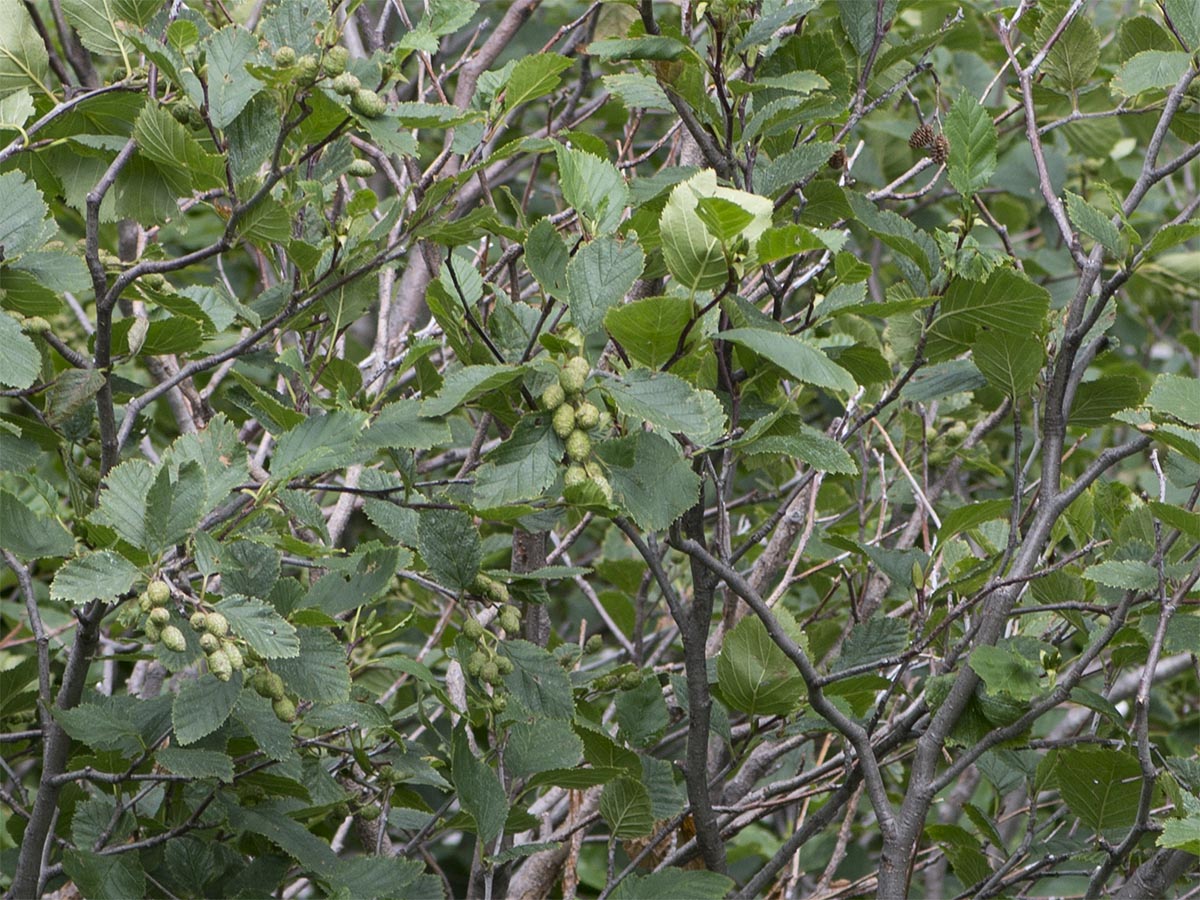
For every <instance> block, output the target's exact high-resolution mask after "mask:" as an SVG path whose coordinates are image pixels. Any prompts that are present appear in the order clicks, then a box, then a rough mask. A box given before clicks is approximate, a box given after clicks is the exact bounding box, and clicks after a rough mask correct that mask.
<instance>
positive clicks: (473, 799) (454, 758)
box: [450, 725, 508, 847]
mask: <svg viewBox="0 0 1200 900" xmlns="http://www.w3.org/2000/svg"><path fill="white" fill-rule="evenodd" d="M450 747H451V750H450V766H451V770H452V771H453V776H454V787H455V789H456V790H457V791H458V797H459V802H460V803H461V804H462V808H463V810H464V811H465V812H466V813H467V815H469V816H470V817H471V818H472V819H474V820H475V829H476V832H477V833H478V835H479V842H480V844H482V845H483V846H484V847H491V845H492V843H493V842H494V841H495V840H496V838H497V837H498V836H499V834H500V832H501V830H502V829H503V828H504V822H505V820H506V819H507V818H508V798H507V797H506V796H505V794H504V787H503V785H501V784H500V779H499V778H498V777H497V776H496V773H495V772H494V771H493V770H492V768H491V766H489V765H488V764H487V763H485V762H484V761H483V760H481V759H479V758H478V757H477V756H476V755H475V753H474V752H473V751H472V750H471V747H470V745H469V744H468V743H467V737H466V733H465V731H464V728H463V726H461V725H460V726H459V727H458V728H456V729H455V730H454V737H453V739H452V740H451V742H450Z"/></svg>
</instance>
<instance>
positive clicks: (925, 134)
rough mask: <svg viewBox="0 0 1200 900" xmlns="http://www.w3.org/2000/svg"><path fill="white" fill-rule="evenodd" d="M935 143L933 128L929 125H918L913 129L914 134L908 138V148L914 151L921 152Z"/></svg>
mask: <svg viewBox="0 0 1200 900" xmlns="http://www.w3.org/2000/svg"><path fill="white" fill-rule="evenodd" d="M932 143H933V126H931V125H929V124H928V123H924V124H921V125H918V126H917V127H916V128H914V129H913V133H912V134H910V135H909V136H908V146H910V147H912V148H913V149H914V150H920V149H921V148H922V147H928V146H929V145H930V144H932Z"/></svg>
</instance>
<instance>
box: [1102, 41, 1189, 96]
mask: <svg viewBox="0 0 1200 900" xmlns="http://www.w3.org/2000/svg"><path fill="white" fill-rule="evenodd" d="M1189 65H1191V56H1190V55H1189V54H1187V53H1184V52H1183V51H1181V50H1143V51H1142V52H1141V53H1138V54H1137V55H1136V56H1134V57H1133V58H1132V59H1129V60H1126V61H1125V63H1124V64H1123V65H1122V66H1121V68H1119V69H1117V73H1116V74H1115V75H1113V79H1112V89H1113V91H1114V92H1115V93H1117V94H1119V95H1121V96H1124V97H1134V96H1137V95H1138V94H1140V93H1142V92H1143V91H1153V90H1163V89H1165V88H1169V87H1172V86H1173V85H1174V84H1175V83H1176V82H1177V81H1179V79H1180V78H1181V77H1182V76H1183V73H1184V72H1186V71H1187V68H1188V66H1189Z"/></svg>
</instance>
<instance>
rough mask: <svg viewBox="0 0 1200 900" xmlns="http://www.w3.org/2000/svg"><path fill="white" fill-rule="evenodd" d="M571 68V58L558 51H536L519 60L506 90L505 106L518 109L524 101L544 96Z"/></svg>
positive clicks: (556, 85) (509, 78)
mask: <svg viewBox="0 0 1200 900" xmlns="http://www.w3.org/2000/svg"><path fill="white" fill-rule="evenodd" d="M569 68H571V60H569V59H567V58H566V57H565V56H560V55H559V54H557V53H535V54H533V55H532V56H525V57H522V58H521V59H519V60H517V64H516V65H515V66H513V69H512V74H511V75H509V77H508V86H507V87H506V88H505V91H504V108H505V109H507V110H512V109H516V108H517V107H518V106H520V105H521V104H522V103H527V102H528V101H530V100H536V99H537V98H538V97H544V96H545V95H546V94H549V93H550V92H551V91H553V90H554V89H555V88H556V87H558V83H559V81H560V80H561V79H560V77H559V76H560V75H562V73H563V72H565V71H566V70H567V69H569Z"/></svg>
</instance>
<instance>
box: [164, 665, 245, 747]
mask: <svg viewBox="0 0 1200 900" xmlns="http://www.w3.org/2000/svg"><path fill="white" fill-rule="evenodd" d="M241 692H242V675H241V673H240V672H234V673H233V678H231V679H230V680H229V681H218V680H217V678H216V676H214V675H211V674H208V673H206V674H204V675H201V676H200V677H199V678H197V679H195V680H193V681H188V682H186V683H185V684H184V685H183V687H182V688H181V689H180V691H179V693H178V694H176V695H175V702H174V704H173V705H172V706H171V721H172V723H173V724H174V726H175V740H176V741H178V742H179V743H181V744H194V743H195V742H196V741H198V740H200V738H202V737H204V736H205V735H208V734H212V733H213V732H214V731H216V730H217V729H218V728H220V727H221V726H222V725H223V724H224V723H225V720H226V719H228V718H229V714H230V713H231V712H233V706H234V704H235V703H237V699H238V695H239V694H240V693H241Z"/></svg>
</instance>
